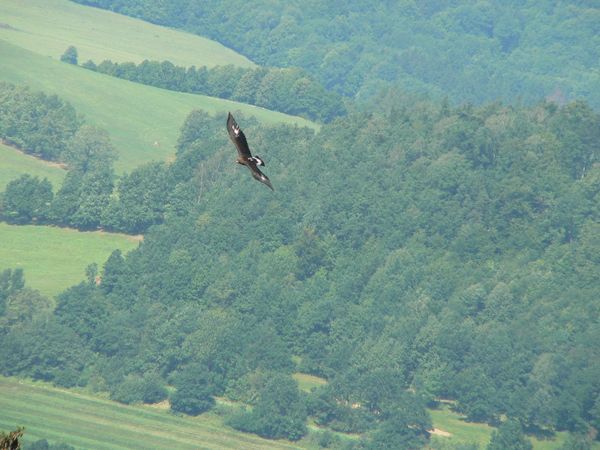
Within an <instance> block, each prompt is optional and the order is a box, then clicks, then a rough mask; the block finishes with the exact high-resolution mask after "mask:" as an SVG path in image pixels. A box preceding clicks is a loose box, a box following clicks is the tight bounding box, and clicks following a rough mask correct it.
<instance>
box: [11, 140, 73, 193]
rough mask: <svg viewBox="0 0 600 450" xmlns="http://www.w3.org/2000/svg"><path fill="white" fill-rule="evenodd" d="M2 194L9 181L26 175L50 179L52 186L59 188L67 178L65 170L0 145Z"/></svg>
mask: <svg viewBox="0 0 600 450" xmlns="http://www.w3.org/2000/svg"><path fill="white" fill-rule="evenodd" d="M0 161H2V165H0V192H2V191H3V190H4V187H5V186H6V184H7V183H8V182H9V181H12V180H14V179H15V178H18V177H20V176H21V175H24V174H30V175H33V176H37V177H40V178H48V180H50V182H51V183H52V185H54V186H56V187H58V186H60V184H61V183H62V180H63V178H64V177H65V170H64V169H62V168H60V167H58V166H57V165H56V164H53V163H48V162H46V161H42V160H40V159H37V158H34V157H33V156H30V155H26V154H24V153H23V152H20V151H18V150H16V149H14V148H13V147H9V146H7V145H4V144H2V143H0Z"/></svg>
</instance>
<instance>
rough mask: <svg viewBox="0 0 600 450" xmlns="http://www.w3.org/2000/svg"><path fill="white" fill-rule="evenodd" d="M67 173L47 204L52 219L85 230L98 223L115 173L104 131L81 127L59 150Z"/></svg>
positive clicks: (106, 203) (110, 149)
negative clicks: (49, 205)
mask: <svg viewBox="0 0 600 450" xmlns="http://www.w3.org/2000/svg"><path fill="white" fill-rule="evenodd" d="M63 158H64V159H65V161H67V163H68V165H69V172H68V173H67V176H66V177H65V179H64V181H63V184H62V186H61V188H60V189H59V191H58V192H57V193H56V196H55V198H54V201H53V203H52V206H51V217H52V219H53V220H54V221H55V222H56V223H59V224H61V225H68V226H73V227H75V228H79V229H84V230H89V229H95V228H98V227H99V226H100V223H101V221H102V214H103V212H104V210H105V209H106V208H107V206H108V204H109V199H110V195H111V193H112V191H113V186H114V179H115V174H114V171H113V167H112V163H113V161H114V159H115V151H114V148H113V147H112V145H111V143H110V139H109V137H108V134H107V133H106V132H105V131H104V130H100V129H98V128H95V127H91V126H88V125H85V126H82V127H81V128H80V129H79V131H78V132H77V133H76V134H75V135H74V136H73V138H72V139H71V140H70V141H69V145H68V146H67V147H66V149H65V151H64V152H63Z"/></svg>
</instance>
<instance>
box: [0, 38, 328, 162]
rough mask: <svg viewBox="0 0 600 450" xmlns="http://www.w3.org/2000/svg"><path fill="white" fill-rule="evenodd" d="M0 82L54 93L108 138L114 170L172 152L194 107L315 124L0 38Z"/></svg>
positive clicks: (273, 120) (265, 120) (267, 120)
mask: <svg viewBox="0 0 600 450" xmlns="http://www.w3.org/2000/svg"><path fill="white" fill-rule="evenodd" d="M0 55H1V60H2V63H1V64H0V80H4V81H8V82H11V83H14V84H24V85H27V86H30V87H31V88H32V89H34V90H38V91H43V92H45V93H47V94H56V95H58V96H59V97H61V98H62V99H64V100H67V101H69V102H70V103H71V104H72V105H73V106H74V107H75V109H76V110H77V111H78V112H79V113H81V114H83V115H84V117H85V119H86V121H87V123H89V124H91V125H95V126H98V127H100V128H104V129H105V130H107V131H108V133H109V134H110V137H111V140H112V143H113V145H114V146H115V148H116V149H117V153H118V156H119V159H118V160H117V161H116V163H115V168H116V170H117V172H120V173H122V172H124V171H131V170H132V169H134V168H135V167H138V166H140V165H142V164H144V163H147V162H149V161H164V160H167V159H168V158H169V157H172V156H173V155H174V154H175V144H176V142H177V138H178V136H179V131H180V129H181V126H182V125H183V122H184V121H185V118H186V117H187V115H188V114H189V113H190V112H191V111H192V110H194V109H203V110H205V111H207V112H208V113H210V114H212V115H215V114H219V115H222V116H223V130H224V132H225V121H226V117H227V111H236V110H240V111H242V112H243V113H244V114H246V115H249V116H254V117H256V118H257V119H258V120H259V121H261V122H263V123H287V124H296V125H299V126H309V127H311V128H313V129H316V128H318V126H317V125H316V124H315V123H313V122H310V121H308V120H306V119H302V118H300V117H295V116H289V115H287V114H283V113H279V112H274V111H269V110H267V109H264V108H259V107H256V106H252V105H247V104H244V103H238V102H233V101H229V100H222V99H218V98H214V97H207V96H203V95H194V94H186V93H181V92H173V91H168V90H165V89H159V88H155V87H152V86H144V85H142V84H138V83H132V82H130V81H127V80H122V79H119V78H114V77H111V76H108V75H103V74H100V73H96V72H92V71H89V70H86V69H83V68H81V67H77V66H73V65H71V64H66V63H62V62H59V61H55V60H52V59H50V58H47V57H42V56H40V55H37V54H35V53H32V52H30V51H27V50H24V49H22V48H19V47H16V46H14V45H12V44H10V43H8V42H6V41H2V40H0Z"/></svg>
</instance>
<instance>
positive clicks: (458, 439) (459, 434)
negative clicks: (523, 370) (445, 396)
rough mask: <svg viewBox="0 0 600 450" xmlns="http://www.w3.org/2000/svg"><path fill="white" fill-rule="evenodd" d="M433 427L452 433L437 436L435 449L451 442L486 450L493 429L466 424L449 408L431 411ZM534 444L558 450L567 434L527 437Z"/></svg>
mask: <svg viewBox="0 0 600 450" xmlns="http://www.w3.org/2000/svg"><path fill="white" fill-rule="evenodd" d="M429 412H430V413H431V419H432V421H433V426H434V427H435V428H436V429H439V430H443V431H445V432H447V433H450V436H435V437H434V438H433V445H432V446H431V447H432V448H433V449H435V448H436V446H435V442H445V441H447V440H449V441H450V442H453V443H477V444H479V447H480V448H481V449H484V448H485V447H486V445H487V444H488V442H489V441H490V437H491V435H492V432H493V431H494V428H493V427H490V426H489V425H487V424H485V423H473V422H466V421H465V420H464V416H462V415H460V414H457V413H455V412H453V411H451V410H450V409H448V407H443V408H441V409H433V410H430V411H429ZM527 437H528V438H529V439H530V440H531V443H532V444H533V448H534V450H558V449H559V448H560V447H561V446H562V445H563V444H564V442H565V439H566V438H567V433H556V434H555V435H554V436H553V437H552V439H538V438H536V437H534V436H527ZM592 448H594V449H596V450H598V449H600V443H595V444H594V446H593V447H592Z"/></svg>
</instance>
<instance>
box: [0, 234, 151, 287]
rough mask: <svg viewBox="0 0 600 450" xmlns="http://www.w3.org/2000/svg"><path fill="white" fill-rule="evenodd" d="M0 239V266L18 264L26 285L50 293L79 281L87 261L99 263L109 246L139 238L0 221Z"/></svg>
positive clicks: (128, 245) (129, 245)
mask: <svg viewBox="0 0 600 450" xmlns="http://www.w3.org/2000/svg"><path fill="white" fill-rule="evenodd" d="M0 242H2V245H0V270H3V269H9V268H22V269H23V270H24V272H25V283H26V285H27V286H29V287H31V288H34V289H38V290H39V291H41V292H42V293H43V294H45V295H49V296H53V295H56V294H58V293H60V292H62V291H63V290H65V289H66V288H68V287H70V286H73V285H74V284H77V283H79V282H80V281H82V280H83V279H84V278H85V273H84V272H85V268H86V267H87V266H88V265H89V264H91V263H94V262H95V263H97V264H98V266H99V267H102V264H103V263H104V262H105V261H106V259H107V258H108V256H109V255H110V254H111V253H112V252H113V250H115V249H117V248H118V249H120V250H121V251H123V252H127V251H129V250H131V249H133V248H136V247H137V246H138V243H139V238H137V237H132V236H127V235H122V234H112V233H103V232H100V231H93V232H85V233H84V232H80V231H76V230H71V229H67V228H57V227H49V226H34V225H23V226H16V225H8V224H6V223H1V222H0Z"/></svg>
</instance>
